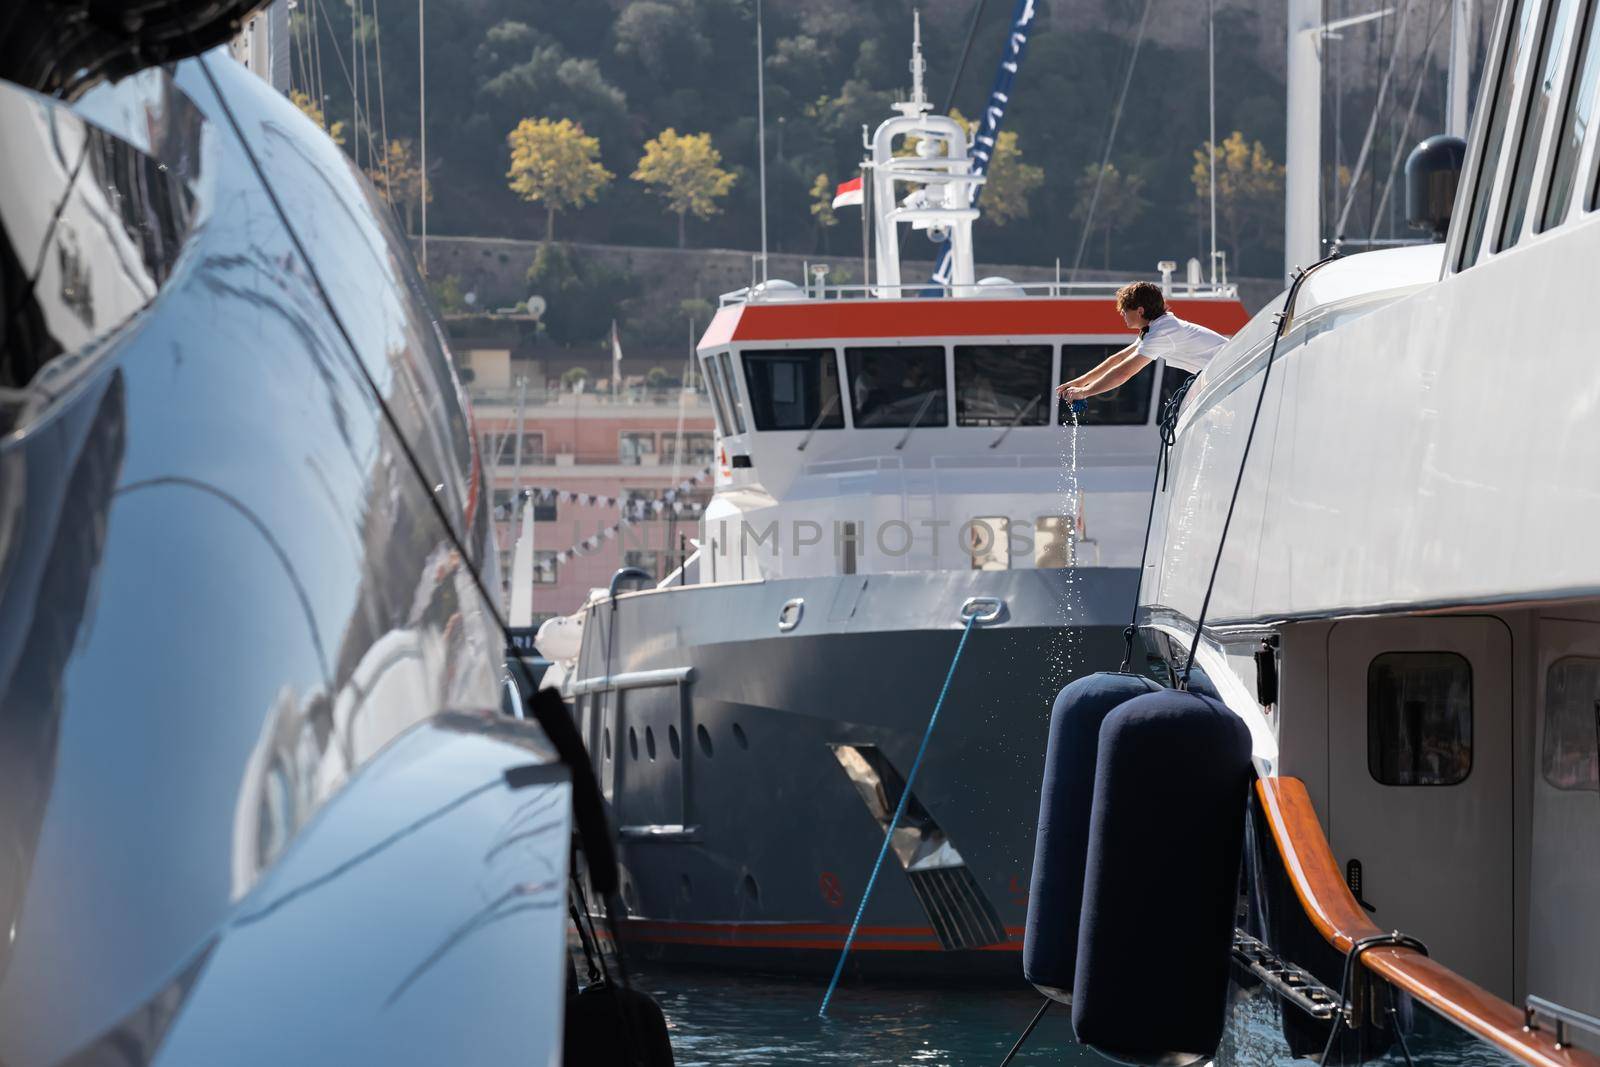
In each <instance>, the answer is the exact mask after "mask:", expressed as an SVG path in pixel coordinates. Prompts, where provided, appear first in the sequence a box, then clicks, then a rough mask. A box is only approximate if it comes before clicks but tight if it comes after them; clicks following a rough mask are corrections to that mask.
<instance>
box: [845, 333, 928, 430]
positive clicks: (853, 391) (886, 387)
mask: <svg viewBox="0 0 1600 1067" xmlns="http://www.w3.org/2000/svg"><path fill="white" fill-rule="evenodd" d="M844 358H845V364H846V367H847V368H848V371H849V374H850V405H851V408H852V409H853V410H854V411H855V419H856V426H857V428H863V427H895V426H944V425H947V424H948V421H949V420H948V419H947V417H946V415H945V384H944V349H943V348H939V347H937V346H934V345H919V346H898V347H892V348H847V349H845V350H844Z"/></svg>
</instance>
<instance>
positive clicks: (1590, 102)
mask: <svg viewBox="0 0 1600 1067" xmlns="http://www.w3.org/2000/svg"><path fill="white" fill-rule="evenodd" d="M1597 37H1600V14H1597V5H1596V4H1594V3H1590V4H1589V10H1588V12H1587V13H1586V15H1585V22H1584V26H1583V43H1582V44H1581V45H1579V48H1580V49H1581V51H1580V54H1579V56H1578V63H1577V66H1575V67H1574V68H1573V71H1574V73H1573V76H1572V81H1571V83H1570V88H1568V89H1567V106H1566V108H1565V110H1564V111H1563V112H1562V114H1561V125H1559V126H1558V127H1556V156H1555V160H1554V161H1553V162H1552V163H1551V165H1550V185H1549V187H1548V188H1547V189H1546V190H1545V198H1544V214H1543V215H1542V216H1541V217H1540V220H1539V229H1540V230H1541V231H1542V230H1548V229H1549V228H1550V227H1552V226H1559V225H1560V224H1561V220H1562V219H1564V218H1566V215H1567V208H1569V207H1570V206H1571V204H1572V190H1573V186H1574V184H1575V183H1576V180H1577V174H1578V157H1579V156H1581V155H1582V154H1583V139H1584V136H1585V135H1586V134H1587V133H1588V131H1589V126H1590V123H1591V121H1592V120H1593V118H1594V108H1595V86H1596V83H1597V81H1600V40H1596V38H1597Z"/></svg>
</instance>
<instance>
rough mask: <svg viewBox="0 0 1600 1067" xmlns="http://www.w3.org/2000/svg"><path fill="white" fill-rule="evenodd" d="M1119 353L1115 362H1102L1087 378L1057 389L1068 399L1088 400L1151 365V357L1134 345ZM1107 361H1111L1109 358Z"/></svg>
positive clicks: (1108, 390)
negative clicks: (1134, 348)
mask: <svg viewBox="0 0 1600 1067" xmlns="http://www.w3.org/2000/svg"><path fill="white" fill-rule="evenodd" d="M1118 355H1119V356H1121V358H1120V359H1117V361H1116V362H1115V363H1111V364H1110V365H1109V366H1107V365H1106V364H1102V365H1101V366H1100V367H1096V368H1095V370H1094V371H1093V372H1091V373H1090V374H1089V375H1086V376H1085V378H1086V379H1087V380H1083V381H1076V380H1075V381H1072V382H1067V383H1066V384H1065V385H1063V386H1061V388H1060V389H1059V390H1057V391H1058V392H1059V393H1060V395H1061V396H1062V397H1064V398H1066V399H1067V400H1087V399H1088V398H1089V397H1091V396H1099V395H1100V394H1101V393H1109V392H1110V391H1111V390H1113V389H1115V388H1116V387H1117V386H1119V385H1121V384H1122V383H1123V382H1125V381H1127V380H1128V379H1129V378H1132V377H1133V376H1134V375H1135V374H1138V373H1139V372H1140V371H1142V370H1144V369H1145V368H1146V367H1148V366H1149V365H1150V357H1149V356H1141V355H1139V353H1138V352H1136V351H1134V350H1133V348H1132V347H1129V348H1127V349H1125V350H1124V352H1123V353H1118ZM1113 358H1116V357H1113ZM1107 362H1108V363H1110V361H1109V360H1108V361H1107Z"/></svg>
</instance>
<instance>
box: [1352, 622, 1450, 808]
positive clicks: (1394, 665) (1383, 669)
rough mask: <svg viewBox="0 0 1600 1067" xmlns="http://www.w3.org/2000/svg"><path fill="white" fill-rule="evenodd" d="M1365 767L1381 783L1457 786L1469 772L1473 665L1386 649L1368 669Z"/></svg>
mask: <svg viewBox="0 0 1600 1067" xmlns="http://www.w3.org/2000/svg"><path fill="white" fill-rule="evenodd" d="M1367 770H1368V772H1370V773H1371V775H1372V777H1373V778H1374V779H1375V780H1376V781H1378V782H1379V783H1381V784H1383V785H1402V786H1411V785H1456V784H1457V783H1459V782H1463V781H1465V780H1466V778H1467V775H1468V774H1469V773H1471V771H1472V665H1471V664H1469V663H1468V662H1467V661H1466V659H1465V658H1464V657H1462V656H1459V655H1457V654H1456V653H1454V652H1385V653H1384V654H1383V655H1381V656H1378V657H1377V658H1375V659H1374V660H1373V661H1372V663H1371V664H1370V665H1369V666H1368V667H1367Z"/></svg>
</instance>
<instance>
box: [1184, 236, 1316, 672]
mask: <svg viewBox="0 0 1600 1067" xmlns="http://www.w3.org/2000/svg"><path fill="white" fill-rule="evenodd" d="M1338 258H1339V253H1338V252H1334V253H1332V254H1330V255H1327V256H1324V257H1323V258H1322V259H1319V260H1317V261H1316V262H1315V263H1313V264H1312V265H1311V266H1309V267H1306V268H1304V269H1303V270H1301V271H1300V272H1299V273H1298V274H1296V275H1295V276H1294V282H1293V283H1292V284H1291V285H1290V286H1289V292H1288V294H1287V295H1286V296H1285V297H1284V301H1283V310H1282V311H1280V312H1278V328H1277V329H1276V330H1274V331H1273V332H1272V347H1271V348H1269V349H1268V350H1267V365H1266V367H1265V368H1264V369H1263V370H1262V372H1261V391H1260V392H1259V393H1257V394H1256V408H1255V411H1254V413H1252V414H1251V416H1250V431H1249V432H1248V433H1247V434H1245V438H1244V451H1243V452H1242V453H1241V454H1240V456H1239V473H1238V474H1237V475H1236V476H1235V477H1234V479H1233V495H1232V496H1230V497H1229V498H1228V511H1227V514H1226V515H1225V516H1223V519H1222V532H1221V533H1220V534H1218V535H1217V555H1216V558H1215V559H1214V560H1212V562H1211V578H1210V579H1209V580H1208V581H1207V582H1206V595H1205V598H1204V599H1203V600H1201V602H1200V617H1199V618H1198V619H1197V620H1196V621H1195V624H1194V640H1193V641H1191V642H1190V643H1189V658H1188V659H1187V660H1186V661H1185V662H1184V665H1183V685H1182V686H1181V688H1183V689H1184V690H1187V689H1188V688H1189V672H1190V671H1192V670H1194V657H1195V654H1196V653H1197V652H1198V651H1199V650H1200V636H1201V635H1202V634H1204V633H1205V627H1206V613H1207V612H1208V611H1210V610H1211V593H1212V590H1214V589H1215V588H1216V586H1217V571H1218V570H1219V569H1221V567H1222V550H1223V549H1224V548H1225V547H1226V546H1227V543H1228V527H1229V526H1231V525H1232V524H1233V509H1234V507H1235V506H1236V505H1237V504H1238V503H1239V490H1240V489H1241V488H1243V486H1244V472H1245V467H1246V465H1247V464H1248V463H1249V462H1250V445H1251V444H1252V443H1253V442H1254V441H1255V438H1256V424H1257V423H1258V422H1260V421H1261V408H1262V406H1263V405H1264V404H1265V403H1266V399H1267V384H1268V383H1269V382H1270V381H1272V364H1273V363H1274V362H1275V361H1276V360H1277V358H1278V343H1279V342H1280V341H1282V340H1283V337H1284V335H1285V334H1287V333H1288V332H1289V329H1290V327H1291V326H1293V325H1294V304H1295V300H1296V299H1298V298H1299V296H1300V288H1301V286H1303V285H1305V282H1306V279H1307V278H1309V277H1311V275H1312V273H1313V272H1315V271H1317V270H1320V269H1321V268H1322V267H1324V266H1326V265H1327V264H1329V263H1332V262H1333V261H1334V260H1336V259H1338Z"/></svg>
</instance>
